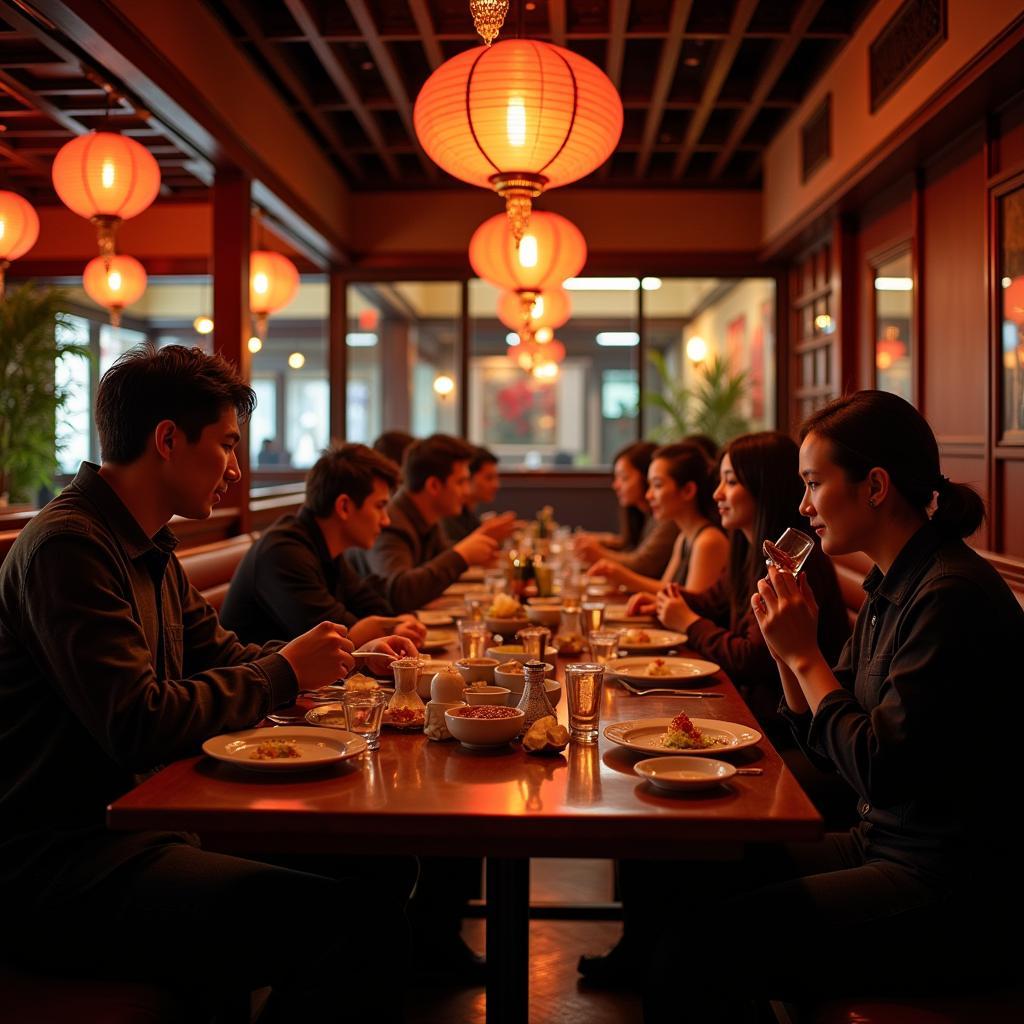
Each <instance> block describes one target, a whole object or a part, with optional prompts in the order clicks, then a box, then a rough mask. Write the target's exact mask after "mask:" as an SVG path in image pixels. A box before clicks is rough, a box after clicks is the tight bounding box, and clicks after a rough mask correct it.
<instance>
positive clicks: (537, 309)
mask: <svg viewBox="0 0 1024 1024" xmlns="http://www.w3.org/2000/svg"><path fill="white" fill-rule="evenodd" d="M543 315H544V296H543V295H538V296H537V298H535V299H534V300H533V306H532V307H531V309H530V316H532V317H533V319H534V320H539V319H540V318H541V317H542V316H543Z"/></svg>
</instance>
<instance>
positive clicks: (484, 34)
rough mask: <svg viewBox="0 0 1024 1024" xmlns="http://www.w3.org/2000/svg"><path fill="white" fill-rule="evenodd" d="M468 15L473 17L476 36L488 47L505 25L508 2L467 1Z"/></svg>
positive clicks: (496, 0) (501, 0) (491, 0)
mask: <svg viewBox="0 0 1024 1024" xmlns="http://www.w3.org/2000/svg"><path fill="white" fill-rule="evenodd" d="M469 13H470V14H472V15H473V28H475V29H476V32H477V35H478V36H480V38H481V39H482V40H483V41H484V43H485V44H486V45H487V46H490V45H491V43H493V42H494V40H495V39H497V38H498V33H499V32H500V31H501V26H502V25H504V24H505V15H506V14H508V0H469Z"/></svg>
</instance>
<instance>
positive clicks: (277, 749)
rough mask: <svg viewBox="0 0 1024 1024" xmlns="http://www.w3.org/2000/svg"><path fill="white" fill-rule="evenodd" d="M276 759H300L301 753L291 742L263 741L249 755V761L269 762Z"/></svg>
mask: <svg viewBox="0 0 1024 1024" xmlns="http://www.w3.org/2000/svg"><path fill="white" fill-rule="evenodd" d="M278 757H302V751H301V750H299V748H298V746H297V745H296V744H295V742H294V741H292V740H265V741H264V742H263V743H260V744H257V746H256V747H255V749H253V750H251V751H250V753H249V760H250V761H271V760H273V759H274V758H278Z"/></svg>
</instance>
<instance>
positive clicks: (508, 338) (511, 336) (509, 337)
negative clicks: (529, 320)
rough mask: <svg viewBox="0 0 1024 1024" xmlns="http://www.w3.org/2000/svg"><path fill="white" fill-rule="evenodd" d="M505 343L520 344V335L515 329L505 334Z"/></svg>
mask: <svg viewBox="0 0 1024 1024" xmlns="http://www.w3.org/2000/svg"><path fill="white" fill-rule="evenodd" d="M505 344H506V345H518V344H519V335H518V334H516V332H515V331H509V332H508V334H506V335H505Z"/></svg>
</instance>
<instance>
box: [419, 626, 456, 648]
mask: <svg viewBox="0 0 1024 1024" xmlns="http://www.w3.org/2000/svg"><path fill="white" fill-rule="evenodd" d="M458 640H459V634H458V633H457V632H456V631H455V630H454V629H428V630H427V635H426V637H425V638H424V640H423V642H422V643H421V644H420V650H421V651H441V650H444V648H445V647H448V646H450V645H451V644H454V643H458Z"/></svg>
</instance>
